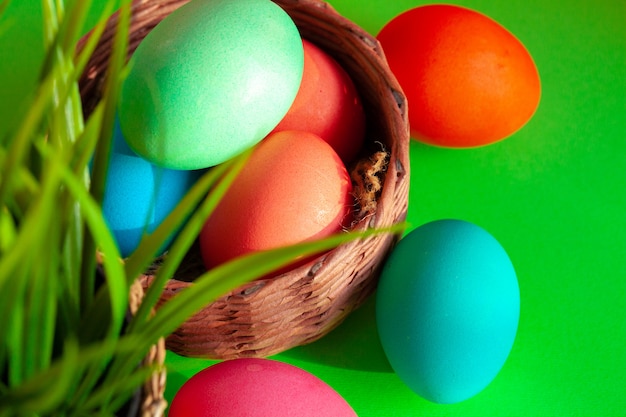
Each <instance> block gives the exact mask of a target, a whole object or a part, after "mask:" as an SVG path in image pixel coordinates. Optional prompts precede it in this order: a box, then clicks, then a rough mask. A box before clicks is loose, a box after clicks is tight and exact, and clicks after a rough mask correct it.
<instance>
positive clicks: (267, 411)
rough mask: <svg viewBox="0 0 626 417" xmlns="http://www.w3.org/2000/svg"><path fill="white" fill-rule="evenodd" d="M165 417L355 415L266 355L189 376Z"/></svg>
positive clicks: (311, 379) (323, 387)
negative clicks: (264, 357) (263, 357)
mask: <svg viewBox="0 0 626 417" xmlns="http://www.w3.org/2000/svg"><path fill="white" fill-rule="evenodd" d="M168 415H169V416H170V417H233V416H237V417H277V416H297V417H356V413H355V412H354V410H353V409H352V408H351V407H350V405H349V404H348V403H347V402H346V400H345V399H343V398H342V397H341V395H339V394H338V393H337V391H335V390H334V389H333V388H332V387H330V386H329V385H328V384H326V383H325V382H324V381H322V380H321V379H319V378H318V377H316V376H315V375H313V374H311V373H309V372H306V371H304V370H302V369H300V368H298V367H296V366H293V365H290V364H287V363H284V362H279V361H276V360H271V359H260V358H241V359H231V360H227V361H223V362H219V363H217V364H215V365H212V366H209V367H208V368H205V369H203V370H202V371H200V372H198V373H196V374H195V375H193V376H192V377H191V378H190V379H188V380H187V381H186V382H185V383H184V384H183V385H182V386H181V388H180V389H179V390H178V392H177V393H176V395H175V396H174V398H173V400H172V404H171V406H170V408H169V413H168Z"/></svg>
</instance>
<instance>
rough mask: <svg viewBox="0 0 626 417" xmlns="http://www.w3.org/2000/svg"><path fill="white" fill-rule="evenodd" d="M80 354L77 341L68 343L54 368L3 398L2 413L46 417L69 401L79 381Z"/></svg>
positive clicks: (0, 404)
mask: <svg viewBox="0 0 626 417" xmlns="http://www.w3.org/2000/svg"><path fill="white" fill-rule="evenodd" d="M81 353H82V352H81V351H79V348H78V344H77V342H75V341H72V340H68V341H67V342H66V343H65V346H64V352H63V356H62V358H61V359H60V360H58V361H56V362H55V364H54V365H52V366H51V367H50V368H48V369H47V370H46V371H45V372H44V373H43V374H38V375H36V376H35V377H33V378H31V379H29V380H28V381H26V382H24V383H23V384H21V385H20V386H19V387H17V388H14V389H12V390H11V391H9V392H8V393H6V394H5V395H3V396H0V410H7V413H6V414H7V415H10V416H33V415H41V416H43V415H46V413H47V412H49V411H50V410H52V409H54V408H55V407H58V406H59V405H60V404H62V403H64V402H66V401H67V400H68V398H67V395H68V392H70V391H71V386H72V385H73V384H74V383H75V382H76V380H77V379H79V378H80V371H79V366H78V363H79V361H80V354H81Z"/></svg>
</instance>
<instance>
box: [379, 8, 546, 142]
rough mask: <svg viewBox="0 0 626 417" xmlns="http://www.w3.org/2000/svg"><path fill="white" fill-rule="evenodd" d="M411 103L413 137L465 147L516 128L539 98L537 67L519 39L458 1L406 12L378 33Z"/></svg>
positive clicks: (505, 135) (519, 127)
mask: <svg viewBox="0 0 626 417" xmlns="http://www.w3.org/2000/svg"><path fill="white" fill-rule="evenodd" d="M377 38H378V40H379V41H380V43H381V45H382V47H383V50H384V51H385V56H386V58H387V61H388V62H389V67H390V68H391V70H392V71H393V73H394V74H395V76H396V77H397V79H398V82H399V83H400V85H401V86H402V89H403V91H404V93H405V94H406V97H407V100H408V102H409V122H410V124H411V134H412V135H413V138H414V139H416V140H419V141H422V142H424V143H428V144H432V145H436V146H442V147H450V148H469V147H477V146H484V145H488V144H491V143H494V142H497V141H500V140H502V139H504V138H506V137H508V136H510V135H512V134H513V133H515V132H516V131H518V130H519V129H521V128H522V126H524V125H525V124H526V123H527V122H528V121H529V120H530V119H531V117H532V116H533V114H534V113H535V111H536V109H537V107H538V105H539V100H540V96H541V82H540V79H539V73H538V71H537V67H536V66H535V63H534V61H533V59H532V57H531V55H530V53H529V52H528V50H527V49H526V48H525V47H524V45H523V44H522V43H521V41H520V40H519V39H517V38H516V37H515V36H514V35H513V34H512V33H511V32H509V31H508V30H507V29H506V28H504V27H503V26H502V25H500V24H499V23H498V22H496V21H495V20H493V19H491V18H489V17H487V16H486V15H483V14H481V13H478V12H476V11H474V10H470V9H466V8H464V7H459V6H453V5H445V4H433V5H426V6H419V7H415V8H413V9H410V10H407V11H406V12H404V13H401V14H400V15H398V16H396V17H395V18H394V19H392V20H391V21H389V22H388V23H387V24H386V25H385V26H384V27H383V28H382V30H381V31H380V33H379V34H378V36H377Z"/></svg>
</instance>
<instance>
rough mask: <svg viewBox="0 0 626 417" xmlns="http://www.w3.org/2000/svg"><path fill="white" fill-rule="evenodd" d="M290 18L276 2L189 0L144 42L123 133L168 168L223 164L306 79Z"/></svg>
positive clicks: (268, 124) (123, 113) (134, 62)
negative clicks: (302, 80)
mask: <svg viewBox="0 0 626 417" xmlns="http://www.w3.org/2000/svg"><path fill="white" fill-rule="evenodd" d="M303 65H304V52H303V46H302V40H301V37H300V34H299V32H298V29H297V27H296V26H295V24H294V22H293V20H292V19H291V18H290V17H289V15H288V14H287V13H286V12H285V11H284V10H283V9H282V8H280V7H279V6H278V5H277V4H275V3H274V2H272V1H270V0H238V1H232V0H212V1H201V0H193V1H190V2H189V3H187V4H185V5H184V6H182V7H180V8H179V9H177V10H175V11H174V12H172V13H171V14H170V15H168V16H167V17H166V18H165V19H163V20H162V21H161V22H160V23H159V24H158V25H157V26H156V27H155V28H154V29H153V30H152V31H151V32H150V33H149V34H148V35H147V36H146V37H145V38H144V39H143V41H142V42H141V43H140V45H139V46H138V47H137V49H136V50H135V52H134V53H133V56H132V58H131V65H130V70H129V73H128V76H127V78H126V80H125V81H124V84H123V86H122V91H121V94H120V100H119V104H118V112H119V117H120V124H121V127H122V132H123V133H124V136H125V138H126V140H127V142H128V144H129V146H130V147H131V148H132V149H133V151H135V152H136V153H137V154H138V155H140V156H142V157H143V158H145V159H147V160H148V161H150V162H151V163H154V164H156V165H159V166H162V167H165V168H170V169H185V170H193V169H201V168H206V167H210V166H214V165H217V164H219V163H221V162H224V161H226V160H227V159H230V158H231V157H233V156H235V155H237V154H238V153H240V152H242V151H244V150H245V149H247V148H249V147H251V146H253V145H255V144H256V143H258V142H259V141H261V140H262V139H263V138H264V137H265V136H266V135H267V134H268V133H269V132H270V131H271V130H272V129H273V128H274V127H275V126H276V125H277V124H278V123H279V122H280V120H281V119H282V118H283V117H284V115H285V114H286V113H287V111H288V110H289V108H290V106H291V104H292V103H293V101H294V99H295V96H296V94H297V92H298V88H299V86H300V82H301V79H302V71H303Z"/></svg>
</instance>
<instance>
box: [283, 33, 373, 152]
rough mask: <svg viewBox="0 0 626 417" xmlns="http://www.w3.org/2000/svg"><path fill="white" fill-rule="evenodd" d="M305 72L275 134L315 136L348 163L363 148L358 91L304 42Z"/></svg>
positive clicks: (327, 57) (324, 55)
mask: <svg viewBox="0 0 626 417" xmlns="http://www.w3.org/2000/svg"><path fill="white" fill-rule="evenodd" d="M302 43H303V46H304V72H303V74H302V82H301V84H300V89H299V90H298V94H297V95H296V98H295V100H294V102H293V104H292V105H291V108H290V109H289V111H288V112H287V114H286V115H285V117H284V118H283V120H282V121H281V122H280V123H279V124H278V126H276V128H275V129H274V132H278V131H282V130H301V131H306V132H311V133H315V134H316V135H318V136H319V137H321V138H322V139H324V140H325V141H326V142H328V143H329V144H330V145H331V146H332V147H333V149H335V151H336V152H337V153H338V154H339V156H340V157H341V159H342V160H343V161H344V162H346V163H348V162H350V161H352V160H353V159H354V158H355V156H356V154H357V153H358V152H359V150H360V149H361V146H362V145H363V138H364V136H365V113H364V111H363V105H362V103H361V98H360V96H359V93H358V92H357V89H356V87H355V85H354V83H353V81H352V79H351V78H350V76H349V75H348V73H346V71H345V70H344V69H343V68H342V67H341V66H340V65H339V63H338V62H337V61H335V60H334V59H333V58H332V57H331V56H330V55H328V54H327V53H326V52H324V51H323V50H321V49H320V48H318V47H317V46H316V45H314V44H313V43H311V42H309V41H306V40H303V42H302Z"/></svg>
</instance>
